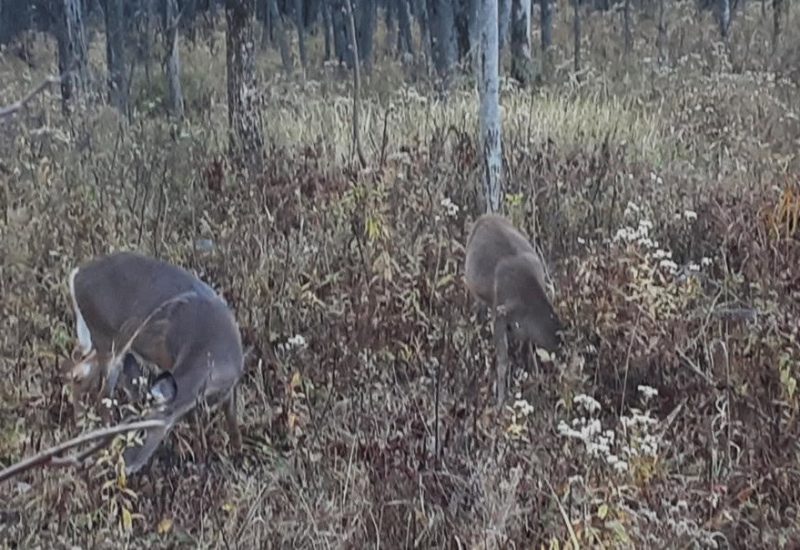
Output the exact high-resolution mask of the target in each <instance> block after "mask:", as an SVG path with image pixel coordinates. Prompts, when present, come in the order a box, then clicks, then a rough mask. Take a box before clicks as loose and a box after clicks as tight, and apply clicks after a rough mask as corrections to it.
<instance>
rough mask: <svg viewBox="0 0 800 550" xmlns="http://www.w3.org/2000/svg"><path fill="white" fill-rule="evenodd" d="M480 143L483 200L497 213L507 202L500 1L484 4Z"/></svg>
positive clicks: (482, 14) (480, 85) (480, 71)
mask: <svg viewBox="0 0 800 550" xmlns="http://www.w3.org/2000/svg"><path fill="white" fill-rule="evenodd" d="M480 21H481V27H482V28H481V31H480V55H479V57H478V67H479V70H478V91H479V94H480V101H481V106H480V112H479V118H480V139H481V146H482V150H483V166H484V169H483V196H484V199H485V201H486V205H485V209H486V211H487V212H497V211H499V210H500V205H501V204H502V199H503V190H502V171H503V156H502V149H501V143H500V137H501V135H500V130H501V120H500V63H499V44H498V28H497V0H480Z"/></svg>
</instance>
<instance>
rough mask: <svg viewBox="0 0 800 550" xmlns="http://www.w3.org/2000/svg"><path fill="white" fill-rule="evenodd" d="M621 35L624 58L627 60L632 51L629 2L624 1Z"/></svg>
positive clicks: (627, 0) (629, 0)
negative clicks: (623, 45)
mask: <svg viewBox="0 0 800 550" xmlns="http://www.w3.org/2000/svg"><path fill="white" fill-rule="evenodd" d="M622 19H623V34H624V40H625V49H624V50H623V51H624V53H625V58H626V59H627V58H628V56H629V55H630V53H631V50H632V49H633V33H632V32H631V0H625V4H624V6H623V9H622Z"/></svg>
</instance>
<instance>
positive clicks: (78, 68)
mask: <svg viewBox="0 0 800 550" xmlns="http://www.w3.org/2000/svg"><path fill="white" fill-rule="evenodd" d="M58 7H59V12H60V13H59V14H58V17H59V25H58V29H57V35H56V39H57V41H58V71H59V73H61V74H62V75H63V74H64V73H66V72H68V71H70V74H69V76H67V77H66V78H64V79H62V81H61V100H62V106H63V108H64V111H65V112H68V111H69V110H70V104H71V102H72V101H74V100H76V99H80V98H81V97H82V96H84V95H85V94H86V93H87V92H88V89H89V86H90V82H89V65H88V56H87V53H86V38H85V36H86V31H85V27H84V21H83V11H82V9H81V1H80V0H58Z"/></svg>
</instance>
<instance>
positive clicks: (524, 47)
mask: <svg viewBox="0 0 800 550" xmlns="http://www.w3.org/2000/svg"><path fill="white" fill-rule="evenodd" d="M511 76H512V77H513V78H514V79H516V80H517V81H518V82H519V83H520V84H522V85H523V86H527V85H528V84H530V82H531V80H532V79H533V59H532V57H531V0H513V2H512V4H511Z"/></svg>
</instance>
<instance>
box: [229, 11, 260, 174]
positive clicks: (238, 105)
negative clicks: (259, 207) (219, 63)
mask: <svg viewBox="0 0 800 550" xmlns="http://www.w3.org/2000/svg"><path fill="white" fill-rule="evenodd" d="M225 18H226V20H227V23H228V30H227V33H226V58H227V79H228V126H229V129H228V131H229V140H230V148H231V154H232V155H233V157H234V158H235V159H236V162H237V163H243V164H245V165H247V166H248V167H252V168H255V169H258V168H260V167H261V154H262V150H263V147H264V138H263V136H262V129H261V112H260V111H259V104H258V103H259V102H258V83H257V81H256V60H255V28H254V23H255V0H225Z"/></svg>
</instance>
